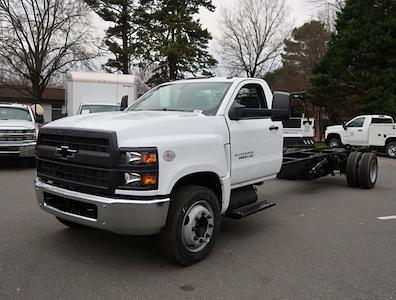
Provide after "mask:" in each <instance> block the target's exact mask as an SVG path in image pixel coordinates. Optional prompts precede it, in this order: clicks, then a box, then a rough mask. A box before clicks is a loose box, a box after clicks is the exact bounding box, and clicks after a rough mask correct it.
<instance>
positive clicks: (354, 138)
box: [343, 117, 366, 146]
mask: <svg viewBox="0 0 396 300" xmlns="http://www.w3.org/2000/svg"><path fill="white" fill-rule="evenodd" d="M365 120H366V117H357V118H355V119H353V120H352V121H350V122H349V123H348V124H347V125H346V130H345V132H344V142H343V143H344V144H347V145H356V146H363V145H364V144H365V142H364V130H363V125H364V122H365Z"/></svg>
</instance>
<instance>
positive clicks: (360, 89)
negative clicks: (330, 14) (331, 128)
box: [310, 0, 396, 122]
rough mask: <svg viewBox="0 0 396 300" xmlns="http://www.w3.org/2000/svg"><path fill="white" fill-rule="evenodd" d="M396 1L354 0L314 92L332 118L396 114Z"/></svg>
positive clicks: (348, 4) (341, 20) (316, 75)
mask: <svg viewBox="0 0 396 300" xmlns="http://www.w3.org/2000/svg"><path fill="white" fill-rule="evenodd" d="M395 82H396V1H394V0H348V1H347V2H346V5H345V7H344V8H343V9H342V10H341V12H340V13H339V15H338V19H337V24H336V33H335V34H334V35H333V36H332V38H331V42H330V45H329V48H328V51H327V52H326V54H325V56H324V57H323V59H322V60H321V62H320V63H319V64H318V65H317V66H316V68H315V69H314V74H313V77H312V84H313V87H312V89H311V91H310V93H311V94H312V95H313V96H314V97H315V99H316V101H317V102H318V104H319V105H321V106H323V107H324V108H325V109H326V112H327V113H328V115H329V117H330V119H331V120H332V121H333V122H335V121H340V119H342V118H346V117H351V116H354V115H356V114H363V113H369V114H373V113H384V114H391V115H393V116H396V84H395Z"/></svg>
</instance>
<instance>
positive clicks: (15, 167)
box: [0, 157, 34, 171]
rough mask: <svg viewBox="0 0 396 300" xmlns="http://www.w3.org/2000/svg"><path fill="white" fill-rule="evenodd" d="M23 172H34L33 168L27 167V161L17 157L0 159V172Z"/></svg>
mask: <svg viewBox="0 0 396 300" xmlns="http://www.w3.org/2000/svg"><path fill="white" fill-rule="evenodd" d="M3 170H5V171H24V170H34V167H29V165H28V161H27V160H26V159H24V158H19V157H0V171H3Z"/></svg>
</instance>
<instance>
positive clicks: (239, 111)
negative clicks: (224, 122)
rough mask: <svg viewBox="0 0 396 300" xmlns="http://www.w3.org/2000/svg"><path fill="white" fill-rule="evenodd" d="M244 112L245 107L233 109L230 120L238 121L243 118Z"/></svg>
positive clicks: (230, 112) (229, 114) (231, 109)
mask: <svg viewBox="0 0 396 300" xmlns="http://www.w3.org/2000/svg"><path fill="white" fill-rule="evenodd" d="M243 111H244V107H243V106H234V107H231V108H230V111H229V113H228V117H229V118H230V120H233V121H238V120H240V119H242V118H243Z"/></svg>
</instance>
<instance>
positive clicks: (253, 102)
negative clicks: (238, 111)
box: [232, 84, 267, 108]
mask: <svg viewBox="0 0 396 300" xmlns="http://www.w3.org/2000/svg"><path fill="white" fill-rule="evenodd" d="M232 105H233V106H243V107H246V108H267V101H266V100H265V94H264V91H263V88H262V87H261V85H259V84H246V85H244V86H243V87H242V88H241V89H240V90H239V92H238V94H237V96H236V97H235V100H234V103H233V104H232Z"/></svg>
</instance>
